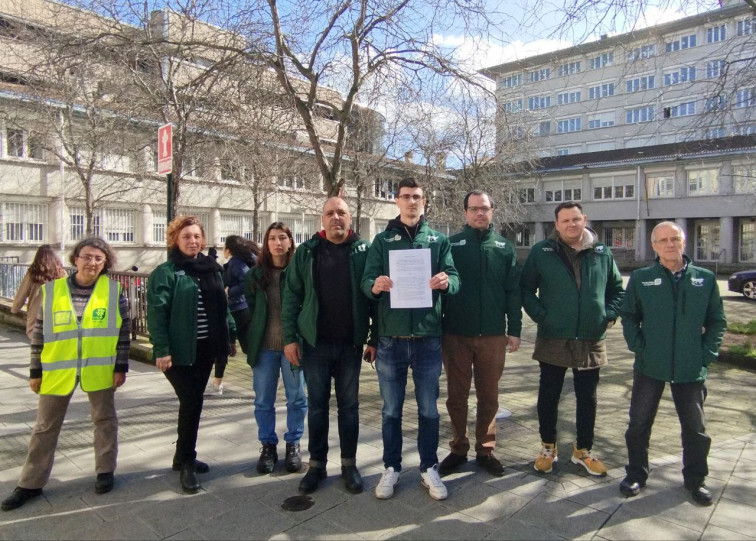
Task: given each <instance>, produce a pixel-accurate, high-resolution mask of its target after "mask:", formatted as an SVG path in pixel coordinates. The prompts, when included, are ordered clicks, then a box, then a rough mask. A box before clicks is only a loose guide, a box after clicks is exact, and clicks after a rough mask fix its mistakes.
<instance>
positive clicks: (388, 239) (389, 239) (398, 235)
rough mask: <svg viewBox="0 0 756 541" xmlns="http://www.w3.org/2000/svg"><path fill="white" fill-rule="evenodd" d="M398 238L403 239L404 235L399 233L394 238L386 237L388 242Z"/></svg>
mask: <svg viewBox="0 0 756 541" xmlns="http://www.w3.org/2000/svg"><path fill="white" fill-rule="evenodd" d="M397 240H402V236H401V235H400V234H399V233H397V234H396V236H395V237H394V238H386V242H394V241H397Z"/></svg>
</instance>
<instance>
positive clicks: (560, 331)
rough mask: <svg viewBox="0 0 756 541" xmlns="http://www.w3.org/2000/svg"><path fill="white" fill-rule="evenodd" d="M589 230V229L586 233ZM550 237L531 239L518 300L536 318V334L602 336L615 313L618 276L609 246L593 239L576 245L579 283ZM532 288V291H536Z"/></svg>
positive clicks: (568, 337)
mask: <svg viewBox="0 0 756 541" xmlns="http://www.w3.org/2000/svg"><path fill="white" fill-rule="evenodd" d="M591 234H593V233H591ZM561 249H562V248H561V245H560V243H559V242H557V240H556V239H554V238H550V239H546V240H542V241H540V242H538V243H536V245H535V246H533V248H532V249H531V250H530V254H528V258H527V259H526V260H525V264H524V265H523V267H522V276H521V278H520V284H521V286H522V306H523V308H525V311H526V312H527V313H528V315H529V316H530V317H531V318H532V319H533V321H535V322H536V323H537V324H538V336H539V337H541V338H546V339H561V340H571V339H578V340H602V339H604V336H605V333H606V325H607V323H609V322H610V321H615V320H616V319H617V317H618V316H619V309H620V305H621V303H622V296H623V291H622V276H621V275H620V273H619V270H617V265H616V264H615V263H614V257H613V256H612V252H611V251H610V250H609V247H608V246H606V245H604V244H602V243H600V242H594V243H593V244H591V245H590V247H588V248H585V249H583V250H581V251H580V252H579V253H578V257H580V258H581V264H580V275H581V285H580V289H579V290H578V285H577V281H576V280H575V275H574V273H573V271H572V268H571V267H570V266H569V265H568V264H567V263H565V261H564V260H563V258H562V257H561V256H560V250H561ZM536 292H538V294H537V295H536Z"/></svg>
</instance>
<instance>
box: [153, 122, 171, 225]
mask: <svg viewBox="0 0 756 541" xmlns="http://www.w3.org/2000/svg"><path fill="white" fill-rule="evenodd" d="M157 155H158V170H157V172H158V175H166V184H167V186H168V193H167V198H168V201H167V202H168V208H167V213H166V218H167V221H168V223H171V220H173V211H174V208H173V125H172V124H164V125H162V126H160V127H159V128H158V138H157Z"/></svg>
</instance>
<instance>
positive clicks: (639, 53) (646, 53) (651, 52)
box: [627, 43, 656, 62]
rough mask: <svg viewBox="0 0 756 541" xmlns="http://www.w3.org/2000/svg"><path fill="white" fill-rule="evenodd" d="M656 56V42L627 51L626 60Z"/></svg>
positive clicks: (632, 60) (631, 60) (633, 60)
mask: <svg viewBox="0 0 756 541" xmlns="http://www.w3.org/2000/svg"><path fill="white" fill-rule="evenodd" d="M652 56H656V44H653V43H652V44H651V45H643V46H642V47H636V48H635V49H633V50H632V51H628V52H627V61H628V62H635V61H636V60H641V59H645V58H651V57H652Z"/></svg>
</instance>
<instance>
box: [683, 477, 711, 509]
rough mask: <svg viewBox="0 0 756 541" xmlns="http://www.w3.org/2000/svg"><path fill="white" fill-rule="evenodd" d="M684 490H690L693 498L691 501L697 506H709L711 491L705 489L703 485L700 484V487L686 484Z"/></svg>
mask: <svg viewBox="0 0 756 541" xmlns="http://www.w3.org/2000/svg"><path fill="white" fill-rule="evenodd" d="M685 488H686V489H687V490H690V495H691V496H692V497H693V501H694V502H696V503H697V504H698V505H703V506H706V507H708V506H709V505H711V503H712V501H713V497H712V495H711V491H710V490H709V489H708V488H706V485H705V484H703V483H701V484H700V485H693V484H690V483H687V482H686V483H685Z"/></svg>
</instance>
